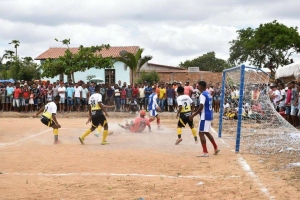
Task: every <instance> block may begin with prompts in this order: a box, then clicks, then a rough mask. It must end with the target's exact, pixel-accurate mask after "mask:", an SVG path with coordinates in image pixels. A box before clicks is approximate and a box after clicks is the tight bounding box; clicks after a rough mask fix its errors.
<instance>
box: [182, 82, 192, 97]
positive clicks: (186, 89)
mask: <svg viewBox="0 0 300 200" xmlns="http://www.w3.org/2000/svg"><path fill="white" fill-rule="evenodd" d="M192 92H193V87H192V86H190V82H189V81H187V82H186V83H185V86H184V94H185V95H188V96H189V97H191V96H192Z"/></svg>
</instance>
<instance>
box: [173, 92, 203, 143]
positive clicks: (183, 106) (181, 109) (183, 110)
mask: <svg viewBox="0 0 300 200" xmlns="http://www.w3.org/2000/svg"><path fill="white" fill-rule="evenodd" d="M177 93H178V97H177V104H178V111H177V115H176V119H178V117H179V120H178V125H177V134H178V139H177V140H176V143H175V144H176V145H178V144H179V143H180V142H181V141H182V138H181V134H182V128H184V127H185V125H186V124H188V125H189V127H190V128H191V130H192V134H193V136H194V138H195V143H196V144H198V140H197V131H196V129H195V128H194V122H193V119H192V120H190V119H189V117H190V116H191V115H192V110H193V108H194V103H193V100H192V99H191V98H190V97H189V96H188V95H185V94H184V88H183V87H182V86H179V87H178V88H177Z"/></svg>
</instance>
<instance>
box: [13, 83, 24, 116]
mask: <svg viewBox="0 0 300 200" xmlns="http://www.w3.org/2000/svg"><path fill="white" fill-rule="evenodd" d="M21 93H22V90H21V88H20V84H19V83H17V84H16V89H15V90H14V91H13V94H14V95H13V96H14V99H13V107H14V111H15V112H17V111H19V109H20V96H21Z"/></svg>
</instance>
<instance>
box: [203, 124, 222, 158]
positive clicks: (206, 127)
mask: <svg viewBox="0 0 300 200" xmlns="http://www.w3.org/2000/svg"><path fill="white" fill-rule="evenodd" d="M203 121H204V120H201V122H200V126H202V127H200V129H202V130H203V131H202V132H201V133H202V134H201V135H202V137H203V138H204V140H205V137H204V135H206V136H207V137H208V139H209V141H210V142H211V143H212V145H213V146H214V149H215V152H214V155H217V154H218V153H219V152H220V150H219V149H218V146H217V144H216V142H215V140H214V138H213V136H212V135H211V134H210V132H209V131H210V129H211V121H207V120H205V121H204V122H203ZM201 123H202V124H201ZM199 134H200V133H199ZM203 138H202V139H201V138H200V139H201V144H202V140H203ZM202 146H203V154H205V153H207V155H208V151H207V147H206V141H205V145H203V144H202ZM204 148H205V149H204ZM204 150H206V151H204Z"/></svg>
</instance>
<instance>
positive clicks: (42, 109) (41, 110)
mask: <svg viewBox="0 0 300 200" xmlns="http://www.w3.org/2000/svg"><path fill="white" fill-rule="evenodd" d="M44 109H45V106H43V107H41V109H40V110H39V111H38V112H37V113H36V114H35V115H33V117H37V116H38V115H39V114H40V113H41V112H43V111H44Z"/></svg>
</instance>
